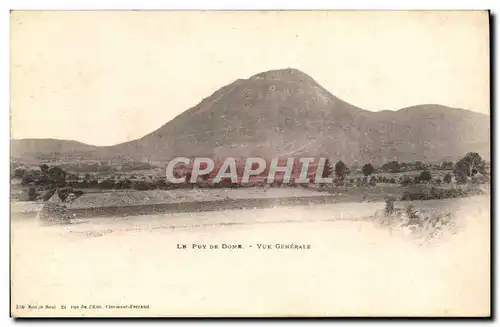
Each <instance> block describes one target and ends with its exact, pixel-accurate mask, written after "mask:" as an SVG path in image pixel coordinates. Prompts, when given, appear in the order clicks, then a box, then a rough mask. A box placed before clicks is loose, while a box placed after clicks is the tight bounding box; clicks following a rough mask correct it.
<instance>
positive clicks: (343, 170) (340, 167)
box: [335, 160, 347, 180]
mask: <svg viewBox="0 0 500 327" xmlns="http://www.w3.org/2000/svg"><path fill="white" fill-rule="evenodd" d="M346 175H347V166H346V164H345V163H344V162H343V161H342V160H340V161H338V162H337V163H336V164H335V176H336V177H337V179H339V180H344V178H345V176H346Z"/></svg>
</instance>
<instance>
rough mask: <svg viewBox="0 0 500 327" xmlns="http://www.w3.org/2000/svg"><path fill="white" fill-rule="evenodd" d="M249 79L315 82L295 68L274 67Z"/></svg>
mask: <svg viewBox="0 0 500 327" xmlns="http://www.w3.org/2000/svg"><path fill="white" fill-rule="evenodd" d="M250 79H251V80H257V79H260V80H281V81H289V82H303V83H306V84H315V83H316V82H315V81H314V79H313V78H312V77H311V76H309V75H307V74H306V73H304V72H302V71H300V70H298V69H295V68H284V69H275V70H269V71H266V72H262V73H259V74H256V75H253V76H252V77H250Z"/></svg>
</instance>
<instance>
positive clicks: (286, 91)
mask: <svg viewBox="0 0 500 327" xmlns="http://www.w3.org/2000/svg"><path fill="white" fill-rule="evenodd" d="M489 122H490V119H489V116H487V115H484V114H479V113H475V112H472V111H468V110H464V109H458V108H449V107H445V106H441V105H435V104H429V105H418V106H413V107H408V108H403V109H400V110H397V111H389V110H385V111H379V112H372V111H367V110H363V109H361V108H358V107H356V106H353V105H351V104H349V103H347V102H345V101H342V100H341V99H339V98H337V97H335V96H333V95H332V94H331V93H330V92H328V91H327V90H326V89H324V88H323V87H322V86H320V85H319V84H318V83H316V82H315V81H314V80H313V79H312V78H311V77H310V76H308V75H306V74H304V73H303V72H301V71H299V70H296V69H290V68H289V69H281V70H273V71H268V72H263V73H260V74H257V75H254V76H252V77H250V78H248V79H239V80H236V81H235V82H233V83H231V84H229V85H226V86H224V87H222V88H221V89H219V90H218V91H216V92H215V93H214V94H212V95H211V96H209V97H208V98H206V99H204V100H202V101H201V102H200V103H199V104H198V105H197V106H195V107H193V108H191V109H188V110H186V111H185V112H183V113H182V114H180V115H179V116H177V117H175V118H174V119H173V120H171V121H169V122H168V123H166V124H165V125H163V126H162V127H160V128H159V129H157V130H156V131H154V132H152V133H150V134H148V135H146V136H144V137H142V138H140V139H137V140H134V141H130V142H126V143H121V144H118V145H114V146H108V147H93V146H87V145H83V144H78V146H76V143H72V145H73V146H72V147H68V145H67V144H64V145H60V149H67V150H69V152H68V153H67V154H68V155H76V156H80V157H82V158H85V159H87V158H88V159H111V158H115V159H119V158H130V159H136V160H144V159H147V160H150V161H166V160H169V159H171V158H173V157H177V156H209V157H212V156H228V155H233V156H265V157H274V156H297V155H301V156H305V155H309V156H317V155H323V156H328V157H330V158H332V159H333V160H339V159H341V160H344V161H346V162H348V163H355V162H357V163H365V162H373V163H382V162H386V161H389V160H398V161H405V162H406V161H415V160H421V161H424V162H439V161H440V160H444V159H452V160H456V159H458V158H460V157H462V156H463V155H464V154H465V153H467V152H469V151H474V152H479V153H480V154H481V155H482V156H483V157H485V158H489V156H490V124H489ZM26 142H28V144H31V147H27V146H25V144H26ZM45 142H47V140H13V141H12V143H11V145H12V154H13V156H14V157H21V158H22V157H25V156H28V155H32V152H33V150H37V151H38V152H40V149H49V148H50V147H48V146H47V145H45ZM51 142H53V140H51ZM59 142H62V143H64V142H69V141H59ZM35 143H36V144H35ZM23 144H24V146H23ZM59 152H61V151H59Z"/></svg>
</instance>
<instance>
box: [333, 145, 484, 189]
mask: <svg viewBox="0 0 500 327" xmlns="http://www.w3.org/2000/svg"><path fill="white" fill-rule="evenodd" d="M403 165H404V167H407V166H408V164H403ZM413 166H414V167H418V168H421V169H416V170H422V172H421V173H420V175H419V176H416V177H415V178H414V179H413V182H422V181H431V180H432V174H431V171H430V170H429V169H428V168H427V167H426V165H423V164H422V163H421V162H419V161H417V162H416V163H415V164H414V165H413ZM401 167H402V164H400V163H399V162H397V161H390V162H388V163H385V164H384V165H382V167H381V168H380V171H387V172H391V173H397V172H400V171H401ZM435 168H439V169H446V170H453V174H454V176H455V178H456V181H457V182H458V183H465V182H466V181H467V180H469V179H471V178H472V177H473V176H475V175H477V174H481V175H485V174H488V171H487V170H486V162H485V161H484V160H483V159H482V158H481V156H480V155H479V154H478V153H476V152H469V153H467V154H466V155H465V156H464V157H463V158H462V159H460V160H459V161H457V163H456V164H455V165H454V164H453V162H452V161H444V162H443V163H442V164H441V165H439V166H436V167H435ZM361 171H362V173H363V175H364V176H366V177H368V176H371V175H374V174H375V173H376V171H377V170H376V169H375V167H374V166H373V165H372V164H371V163H367V164H365V165H363V167H362V168H361ZM349 173H350V170H349V168H348V167H347V165H346V164H345V163H344V162H343V161H341V160H340V161H338V162H337V163H336V164H335V166H334V167H333V168H332V166H331V164H330V162H329V161H328V160H327V162H326V167H325V170H324V176H323V177H334V178H335V179H336V180H338V181H344V180H345V178H346V176H347V175H348V174H349ZM452 178H453V175H451V174H450V173H447V174H446V175H445V177H444V178H443V181H444V182H445V183H450V182H451V181H452ZM406 181H408V179H406ZM440 182H441V181H440Z"/></svg>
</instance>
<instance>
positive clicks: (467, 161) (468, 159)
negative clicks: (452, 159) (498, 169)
mask: <svg viewBox="0 0 500 327" xmlns="http://www.w3.org/2000/svg"><path fill="white" fill-rule="evenodd" d="M478 172H479V173H481V174H484V172H485V162H484V160H483V159H482V158H481V156H480V155H479V153H477V152H469V153H467V154H466V155H465V157H463V158H462V159H460V160H459V161H458V162H457V163H456V164H455V174H456V175H457V179H461V180H463V179H464V177H472V176H474V175H475V174H476V173H478Z"/></svg>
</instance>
